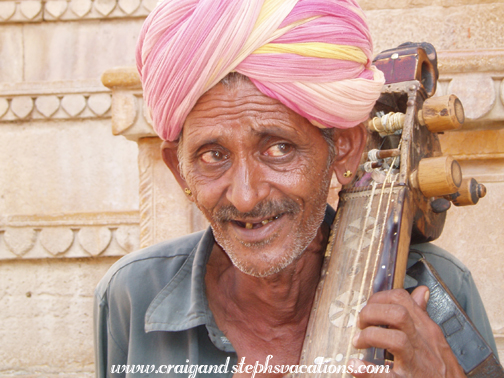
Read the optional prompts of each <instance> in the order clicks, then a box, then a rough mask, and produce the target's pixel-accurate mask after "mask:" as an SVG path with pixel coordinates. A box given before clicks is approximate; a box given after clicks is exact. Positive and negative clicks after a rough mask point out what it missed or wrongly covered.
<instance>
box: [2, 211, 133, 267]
mask: <svg viewBox="0 0 504 378" xmlns="http://www.w3.org/2000/svg"><path fill="white" fill-rule="evenodd" d="M139 235H140V229H139V226H138V212H124V213H100V214H93V213H90V214H67V215H57V216H43V217H37V216H10V217H7V221H6V222H5V223H0V260H6V259H18V258H23V259H33V258H61V257H70V258H74V257H80V258H82V257H88V258H89V257H94V256H122V255H125V254H127V253H130V252H132V251H135V250H137V249H138V248H139V244H140V243H139Z"/></svg>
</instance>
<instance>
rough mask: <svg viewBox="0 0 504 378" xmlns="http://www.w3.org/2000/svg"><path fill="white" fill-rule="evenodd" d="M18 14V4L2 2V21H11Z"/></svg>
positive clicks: (0, 9) (0, 3)
mask: <svg viewBox="0 0 504 378" xmlns="http://www.w3.org/2000/svg"><path fill="white" fill-rule="evenodd" d="M15 12H16V2H14V1H2V2H0V20H2V21H7V20H9V19H10V18H11V17H12V16H13V15H14V13H15Z"/></svg>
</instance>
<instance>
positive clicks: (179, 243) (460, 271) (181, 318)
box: [94, 208, 496, 377]
mask: <svg viewBox="0 0 504 378" xmlns="http://www.w3.org/2000/svg"><path fill="white" fill-rule="evenodd" d="M332 218H334V210H333V209H331V208H328V211H327V213H326V219H325V222H328V223H329V224H330V223H331V219H332ZM213 245H214V238H213V234H212V231H211V229H210V228H209V229H207V230H206V231H201V232H198V233H194V234H191V235H187V236H184V237H180V238H177V239H173V240H170V241H166V242H163V243H159V244H156V245H154V246H151V247H148V248H145V249H143V250H140V251H137V252H135V253H132V254H129V255H127V256H125V257H123V258H122V259H120V260H119V261H118V262H116V263H115V264H114V265H113V266H112V267H111V268H110V270H109V271H108V272H107V274H106V275H105V276H104V277H103V279H102V280H101V282H100V283H99V285H98V287H97V288H96V292H95V310H94V322H95V363H96V366H95V368H96V375H97V377H124V376H127V377H148V376H158V377H159V376H163V377H189V376H190V370H189V369H190V365H198V366H202V365H207V366H209V367H210V366H215V369H216V370H220V372H217V373H212V374H204V373H202V374H197V375H196V376H208V377H232V373H231V370H232V366H233V365H235V364H236V363H237V361H236V360H237V357H236V353H235V351H234V348H233V346H232V345H231V343H230V342H229V340H228V339H227V338H226V337H225V335H224V334H223V333H222V331H220V330H219V328H217V325H216V323H215V319H214V317H213V315H212V312H211V311H210V309H209V306H208V302H207V298H206V294H205V280H204V277H205V272H206V263H207V261H208V258H209V256H210V252H211V251H212V247H213ZM415 249H417V250H421V251H422V253H423V254H424V256H425V257H426V258H427V260H428V261H429V262H430V263H431V264H432V265H433V266H434V267H435V268H436V270H437V271H438V272H439V273H440V275H441V277H442V279H443V281H444V282H445V283H446V285H447V286H448V287H449V288H450V290H451V291H452V293H453V294H454V296H455V297H456V298H457V300H458V301H459V303H460V304H461V306H462V307H463V308H464V310H465V311H466V313H467V314H468V315H469V317H470V318H471V320H472V321H473V323H474V324H475V325H476V327H477V328H478V330H479V331H480V333H481V334H482V336H483V337H484V338H485V339H486V340H487V341H488V342H489V344H490V346H491V347H492V348H493V350H494V351H495V350H496V347H495V342H494V340H493V336H492V331H491V328H490V324H489V322H488V318H487V316H486V313H485V310H484V307H483V304H482V302H481V299H480V296H479V294H478V292H477V289H476V286H475V285H474V282H473V280H472V277H471V274H470V272H469V271H468V270H467V268H466V267H465V266H464V265H463V264H462V263H460V262H459V261H458V260H457V259H455V258H454V257H453V256H451V255H450V254H448V253H447V252H445V251H443V250H442V249H440V248H437V247H435V246H433V245H431V244H421V245H416V246H415ZM417 258H418V257H417V256H413V255H412V256H410V260H409V261H408V265H412V264H413V263H414V262H415V261H416V259H417ZM228 357H229V359H228ZM226 362H227V366H226V365H225V364H226ZM128 365H129V366H128ZM177 365H178V368H177ZM142 366H143V367H142ZM126 368H129V369H130V372H127V371H126V370H125V369H126ZM184 368H185V369H186V370H185V371H184V370H183V369H184ZM123 369H124V370H123ZM142 369H143V372H142ZM180 369H182V370H180ZM131 370H136V373H135V372H132V371H131ZM151 370H152V371H151ZM156 370H158V373H157V374H156V373H155V371H156ZM168 370H169V372H167V371H168ZM112 371H114V372H115V373H112ZM180 371H182V373H181V372H180ZM224 371H227V373H226V372H224ZM160 372H161V373H160Z"/></svg>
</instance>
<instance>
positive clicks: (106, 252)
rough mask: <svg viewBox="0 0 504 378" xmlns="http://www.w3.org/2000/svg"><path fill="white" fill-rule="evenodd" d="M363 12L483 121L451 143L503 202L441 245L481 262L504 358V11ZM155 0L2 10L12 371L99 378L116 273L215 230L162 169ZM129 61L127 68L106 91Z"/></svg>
mask: <svg viewBox="0 0 504 378" xmlns="http://www.w3.org/2000/svg"><path fill="white" fill-rule="evenodd" d="M359 2H360V4H361V5H362V6H363V8H364V10H365V13H366V15H367V17H368V20H369V23H370V27H371V31H372V35H373V39H374V44H375V50H376V51H379V50H383V49H385V48H389V47H393V46H396V45H398V44H399V43H402V42H405V41H408V40H411V41H419V40H426V41H429V42H431V43H433V44H434V45H435V46H436V48H437V49H438V51H441V53H440V71H441V77H440V82H439V84H440V85H439V90H438V93H437V94H438V95H439V94H444V93H449V92H454V93H455V94H457V95H458V96H459V97H460V98H461V99H462V101H463V103H464V105H465V108H466V115H467V118H468V122H467V123H466V125H465V126H464V129H463V130H462V131H459V132H456V133H455V132H454V133H446V134H445V135H443V136H441V141H442V145H443V149H444V152H445V153H450V154H452V155H455V156H456V158H457V159H459V160H460V161H461V164H462V168H463V171H464V174H465V175H470V176H472V177H475V178H476V179H477V180H479V181H480V182H483V183H484V184H485V185H486V186H487V187H488V191H489V193H488V195H487V197H486V198H483V199H482V200H481V201H480V204H478V206H476V207H473V208H470V209H467V208H455V209H451V210H450V211H449V215H448V222H447V226H446V227H445V232H444V234H443V236H442V237H441V239H440V240H439V241H437V243H438V244H439V245H441V246H442V247H444V248H446V249H448V250H450V251H451V252H453V253H455V254H456V255H457V256H458V257H459V258H460V259H461V260H462V261H463V262H464V263H465V264H466V265H468V266H469V267H470V268H471V270H472V272H473V275H474V278H475V280H476V283H477V285H478V287H479V290H480V292H481V294H482V297H483V300H484V303H485V305H486V307H487V310H488V313H489V316H490V320H491V323H492V327H493V329H494V332H495V334H496V337H497V341H498V346H499V350H500V353H501V360H502V359H504V324H503V320H502V316H501V314H502V312H503V310H504V308H503V307H502V303H504V296H503V294H502V293H503V292H504V290H503V289H504V286H503V285H504V283H503V281H502V279H501V277H502V272H503V271H504V265H503V264H504V262H503V261H504V259H502V254H501V252H500V251H501V245H502V244H503V242H504V240H503V235H504V233H503V232H502V224H503V222H504V207H503V205H502V201H500V197H501V195H502V193H503V192H504V183H503V182H504V173H503V172H504V147H503V146H504V134H503V131H504V130H503V129H504V105H503V103H504V85H503V84H504V83H503V80H504V51H503V50H502V49H503V46H504V40H503V39H504V30H503V29H504V24H503V23H502V20H503V19H504V3H502V2H500V1H489V0H481V1H471V0H378V1H375V0H360V1H359ZM155 3H156V0H48V1H45V0H13V1H11V0H7V1H5V0H2V1H0V292H1V294H0V307H1V308H2V309H3V310H2V311H0V339H1V340H2V343H0V375H1V376H7V377H8V376H21V377H23V376H24V377H28V376H29V377H42V376H43V377H52V376H54V377H55V376H56V375H58V376H60V375H61V374H63V375H71V376H75V377H91V376H92V375H93V352H92V330H91V329H92V293H93V290H94V287H95V285H96V283H97V282H98V280H99V279H100V277H101V276H103V274H104V273H105V271H106V270H107V268H108V267H109V266H110V265H111V264H112V263H113V262H114V261H116V260H117V258H118V257H120V256H121V255H124V254H126V253H129V252H131V251H133V250H135V249H137V248H138V247H139V246H146V245H150V244H153V243H155V242H157V241H160V240H163V239H166V238H171V237H174V236H179V235H182V234H186V233H189V232H192V231H195V230H198V229H201V228H203V227H205V226H206V221H205V220H204V219H203V218H202V216H201V215H200V214H199V212H198V211H197V209H195V207H194V206H193V205H192V204H191V203H190V202H188V201H187V199H186V198H185V196H184V194H183V193H182V191H181V190H180V188H179V187H178V184H177V183H176V182H175V180H174V179H173V178H172V176H171V174H170V173H169V171H168V170H167V169H166V168H165V167H164V164H163V163H162V161H161V160H160V157H159V153H158V148H159V139H157V138H156V137H155V136H154V134H153V132H152V128H151V127H150V124H149V122H150V120H149V118H148V115H147V113H146V112H145V109H144V105H143V100H142V97H141V96H142V92H141V88H140V86H139V82H138V75H137V74H136V71H135V69H134V68H133V66H134V45H135V42H136V38H137V35H138V33H139V30H140V26H141V24H142V22H143V19H144V17H145V16H146V15H147V14H148V13H149V12H150V10H152V9H153V7H154V6H155ZM114 66H122V67H127V68H122V69H116V70H112V71H108V72H107V74H105V75H104V77H103V83H104V84H106V86H103V85H102V84H101V83H100V80H99V78H100V76H101V75H102V73H103V72H105V71H106V70H109V69H110V68H111V67H114ZM109 88H113V90H111V89H109ZM112 133H113V134H115V135H117V136H113V134H112ZM126 138H127V139H129V140H127V139H126ZM337 190H338V186H337V183H336V182H333V190H332V195H333V198H334V196H335V194H336V192H337Z"/></svg>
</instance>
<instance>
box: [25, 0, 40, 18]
mask: <svg viewBox="0 0 504 378" xmlns="http://www.w3.org/2000/svg"><path fill="white" fill-rule="evenodd" d="M19 7H20V9H21V13H22V14H23V15H24V16H25V17H26V18H27V19H28V20H33V19H34V18H35V16H37V15H38V14H39V13H40V11H41V10H42V2H41V1H35V0H28V1H21V2H19Z"/></svg>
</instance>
